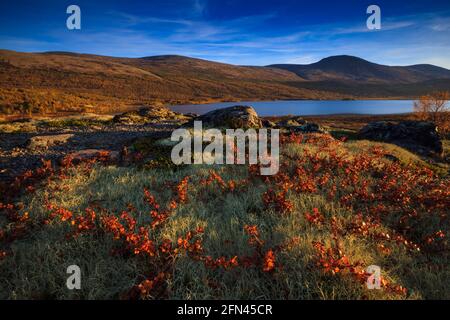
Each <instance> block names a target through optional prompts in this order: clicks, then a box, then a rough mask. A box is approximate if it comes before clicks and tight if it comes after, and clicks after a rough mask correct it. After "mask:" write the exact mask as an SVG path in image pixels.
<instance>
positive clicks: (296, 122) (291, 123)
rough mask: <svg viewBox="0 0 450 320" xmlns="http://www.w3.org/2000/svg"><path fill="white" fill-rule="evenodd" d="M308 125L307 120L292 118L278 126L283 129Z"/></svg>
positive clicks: (279, 123) (280, 122)
mask: <svg viewBox="0 0 450 320" xmlns="http://www.w3.org/2000/svg"><path fill="white" fill-rule="evenodd" d="M304 124H306V120H304V119H302V118H300V117H292V118H289V119H285V120H281V121H279V122H278V123H277V125H278V126H279V127H281V128H296V127H300V126H302V125H304Z"/></svg>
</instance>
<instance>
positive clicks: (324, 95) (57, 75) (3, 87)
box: [0, 50, 450, 113]
mask: <svg viewBox="0 0 450 320" xmlns="http://www.w3.org/2000/svg"><path fill="white" fill-rule="evenodd" d="M433 90H450V70H447V69H445V68H441V67H437V66H434V65H428V64H418V65H412V66H386V65H380V64H376V63H372V62H369V61H366V60H364V59H361V58H358V57H353V56H332V57H328V58H325V59H322V60H321V61H319V62H316V63H312V64H307V65H300V64H273V65H269V66H236V65H230V64H225V63H218V62H212V61H207V60H201V59H196V58H189V57H183V56H176V55H165V56H152V57H143V58H117V57H107V56H98V55H90V54H78V53H71V52H44V53H22V52H15V51H9V50H0V112H2V113H14V112H17V111H21V112H23V111H28V112H29V111H30V109H31V111H33V112H48V111H61V110H65V111H70V110H72V111H77V110H80V109H83V108H84V109H89V108H96V111H101V112H111V111H114V110H115V109H118V108H121V107H123V106H124V105H130V104H180V103H202V102H212V101H238V100H276V99H360V98H416V97H417V96H419V95H422V94H425V93H429V92H431V91H433Z"/></svg>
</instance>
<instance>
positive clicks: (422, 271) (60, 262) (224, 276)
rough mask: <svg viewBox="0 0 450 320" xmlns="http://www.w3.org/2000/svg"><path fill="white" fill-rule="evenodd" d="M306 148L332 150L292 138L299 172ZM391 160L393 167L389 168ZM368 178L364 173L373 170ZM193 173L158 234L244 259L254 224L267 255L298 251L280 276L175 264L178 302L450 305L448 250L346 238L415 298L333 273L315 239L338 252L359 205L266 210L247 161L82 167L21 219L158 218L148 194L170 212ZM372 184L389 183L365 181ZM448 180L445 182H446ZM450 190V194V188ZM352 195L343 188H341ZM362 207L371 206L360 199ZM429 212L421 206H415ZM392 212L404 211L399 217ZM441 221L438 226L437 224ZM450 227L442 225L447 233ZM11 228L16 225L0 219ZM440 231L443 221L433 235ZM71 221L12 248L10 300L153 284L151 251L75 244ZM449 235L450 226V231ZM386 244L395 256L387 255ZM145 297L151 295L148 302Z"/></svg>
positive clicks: (358, 257)
mask: <svg viewBox="0 0 450 320" xmlns="http://www.w3.org/2000/svg"><path fill="white" fill-rule="evenodd" d="M374 146H381V144H374V143H370V142H365V141H363V142H350V143H347V144H343V145H340V146H337V147H336V150H337V153H338V154H342V155H345V154H347V156H346V157H348V159H353V158H357V157H358V155H361V154H364V153H368V152H369V151H368V150H369V149H371V148H373V147H374ZM382 146H383V147H387V148H389V152H390V153H394V154H395V155H396V156H397V157H399V158H401V159H402V160H401V161H402V162H412V163H413V165H414V166H417V168H420V167H421V165H422V162H421V160H420V159H418V158H417V157H415V156H414V155H412V154H410V153H409V152H407V151H405V150H402V149H401V148H398V147H395V146H389V145H382ZM305 151H309V152H312V153H314V152H316V151H318V152H319V155H320V157H327V156H328V155H329V153H328V151H326V150H325V149H323V148H322V147H320V146H317V145H314V144H309V143H306V144H304V143H302V144H297V143H288V144H285V145H284V147H283V159H284V160H286V161H288V162H289V163H291V165H292V166H293V165H294V163H295V159H302V158H304V157H305ZM383 163H386V164H390V163H391V162H390V160H388V159H384V160H382V161H381V162H380V165H383ZM212 169H213V170H215V172H216V173H217V174H218V175H220V177H221V178H222V179H223V180H224V182H225V183H228V182H229V181H235V182H238V181H241V180H248V179H250V180H249V181H250V182H249V184H246V182H242V183H237V184H236V186H235V189H234V190H235V191H233V190H228V189H226V188H222V187H221V186H220V184H218V183H216V182H213V183H212V184H205V183H204V180H205V179H207V178H208V177H209V176H210V170H212ZM335 174H336V175H335V177H334V178H335V179H336V180H335V182H336V184H339V183H342V182H343V181H345V178H346V174H345V173H342V172H340V171H336V173H335ZM364 174H366V173H364ZM186 176H189V177H190V180H189V184H188V186H187V201H186V203H180V205H179V206H178V207H177V208H176V209H175V210H174V211H173V212H172V214H171V215H170V217H169V219H168V220H167V221H166V222H165V223H164V224H163V225H162V227H161V228H158V229H156V230H153V231H150V236H151V238H152V239H154V240H155V241H157V239H170V240H171V241H173V242H174V243H176V241H177V239H178V238H179V237H181V236H182V235H184V234H186V232H188V231H190V230H195V229H196V228H198V227H202V228H204V230H205V233H204V235H203V247H204V252H205V254H207V255H210V256H212V257H220V256H225V257H227V258H231V257H233V256H239V257H241V256H245V255H249V254H251V252H252V248H251V246H249V244H248V243H247V242H248V235H247V234H246V233H245V231H244V226H245V225H255V226H257V228H258V230H259V232H260V238H261V239H262V240H263V241H264V245H263V247H264V250H268V249H269V248H275V247H276V246H278V245H280V244H282V243H286V242H289V241H291V240H292V239H295V241H294V242H292V245H290V246H288V247H287V248H284V249H282V250H280V251H277V254H276V263H275V269H274V270H272V271H271V272H264V271H263V270H262V269H261V268H260V267H258V266H256V265H255V266H252V267H242V266H241V267H237V268H232V269H230V270H224V269H222V268H219V269H210V268H207V267H206V266H205V265H204V264H203V263H202V262H201V261H197V260H195V259H192V258H191V257H189V255H186V254H181V255H180V256H178V257H177V258H176V259H175V260H174V262H173V266H172V268H171V269H170V270H171V271H170V276H168V277H167V279H166V281H165V283H164V292H165V293H164V297H165V298H170V299H367V298H368V299H448V298H449V296H448V285H449V284H450V283H449V279H450V271H449V268H448V262H449V260H448V254H447V253H444V254H442V253H439V254H436V253H432V252H413V251H411V250H408V248H407V247H405V246H404V245H403V244H402V243H396V242H384V241H382V240H375V239H372V238H370V237H364V236H360V235H358V234H353V233H350V234H348V235H346V236H342V237H340V238H339V240H338V241H339V246H340V250H342V252H344V253H345V255H346V256H347V257H348V258H349V259H350V260H351V261H352V262H354V261H361V262H363V264H364V265H365V266H368V265H370V264H375V265H378V266H380V267H381V268H382V275H383V277H384V278H385V279H386V280H387V281H389V282H390V283H392V284H393V285H397V286H398V285H401V286H403V287H406V288H407V289H408V293H407V294H406V295H403V294H398V293H395V292H391V291H389V290H387V289H382V290H368V289H366V288H365V286H364V285H363V284H361V283H360V282H359V281H357V280H355V278H354V277H353V276H352V275H351V273H349V272H348V271H345V270H342V271H341V272H338V273H337V274H334V275H333V274H330V273H329V272H326V271H325V270H324V269H322V268H321V267H320V266H318V265H317V258H318V256H317V255H318V253H317V249H316V248H315V247H314V245H313V241H315V242H322V243H323V244H324V245H325V246H327V247H328V246H331V247H333V245H334V240H333V239H334V237H335V234H334V231H333V227H332V226H331V225H330V224H329V223H330V221H332V217H336V218H337V219H338V221H339V224H340V225H346V224H350V223H352V222H354V221H355V215H356V213H357V211H358V210H360V209H358V206H359V205H360V204H357V205H356V206H355V207H347V206H344V205H342V203H340V202H339V201H337V200H330V199H329V197H328V191H329V190H327V189H323V190H322V189H321V190H320V191H318V192H300V193H297V192H293V191H289V192H288V193H287V201H289V202H290V203H291V204H292V210H291V211H290V212H289V213H286V214H282V213H280V212H278V210H277V209H276V208H275V207H271V206H269V207H268V206H267V204H265V202H264V201H263V196H262V195H263V194H264V193H265V192H266V191H267V190H268V189H269V188H271V186H270V185H271V183H268V184H267V183H265V182H264V181H263V180H260V179H258V178H254V177H253V178H252V176H251V175H250V173H249V171H248V169H247V167H246V166H214V167H211V166H188V167H182V168H179V169H176V170H168V169H158V168H154V169H149V170H141V169H137V168H117V167H114V166H106V167H104V166H96V167H94V169H93V170H89V171H86V170H85V169H83V167H79V168H74V169H70V171H69V172H68V174H67V177H65V178H64V179H56V180H52V181H51V182H50V183H48V184H47V185H46V186H45V187H43V188H41V189H39V190H38V191H37V192H36V193H34V194H31V195H28V196H26V197H25V198H23V199H22V201H23V203H24V204H25V206H24V208H23V209H22V210H21V212H22V214H23V213H24V212H28V213H29V215H30V217H31V218H32V219H33V220H34V221H39V219H40V218H46V217H48V215H49V212H48V210H46V209H45V206H44V204H45V202H46V200H47V199H49V200H50V201H51V202H52V203H56V204H57V205H58V206H61V207H63V208H66V209H69V210H71V211H73V212H74V213H76V212H83V210H84V209H85V208H87V207H89V206H91V207H97V208H98V207H101V208H105V210H104V211H100V210H98V212H97V214H98V215H99V216H100V217H101V216H105V215H108V214H114V215H119V214H120V212H121V211H122V210H124V209H126V208H127V205H128V204H132V205H133V206H134V207H135V208H136V211H135V212H134V213H133V216H134V217H135V218H136V220H137V223H138V224H143V225H145V224H146V223H148V221H149V210H150V209H149V207H148V205H146V203H145V202H144V201H143V190H144V188H148V189H149V190H150V192H151V193H152V194H153V195H155V198H156V199H157V201H158V202H159V203H160V204H161V205H162V206H165V205H166V204H168V203H169V201H170V199H171V198H172V197H173V196H174V191H173V188H172V186H174V185H176V184H177V183H178V182H179V181H181V180H182V179H183V178H184V177H186ZM365 179H367V181H371V182H373V183H374V185H377V184H379V183H381V181H378V180H376V179H375V178H373V177H371V176H369V175H368V176H365ZM442 181H443V182H444V183H448V180H447V179H446V178H445V179H444V180H442ZM442 191H444V190H442ZM342 192H343V191H342ZM361 205H364V204H363V203H361ZM314 208H316V209H318V211H319V212H320V213H321V214H322V215H323V219H324V222H323V223H317V222H311V221H310V220H309V219H308V218H307V216H306V215H305V213H312V212H313V210H314ZM417 210H419V211H420V210H423V208H419V207H418V208H417ZM393 217H394V216H393ZM430 221H431V220H430ZM446 223H447V222H444V226H448V224H446ZM0 226H1V227H2V228H3V229H8V228H9V227H11V226H10V225H9V224H8V222H7V220H5V219H3V220H0ZM439 227H442V225H439V223H437V222H436V221H434V222H430V225H427V226H426V227H424V228H425V229H427V230H428V229H429V230H434V229H435V228H439ZM425 229H424V230H425ZM70 230H71V227H70V224H68V223H67V222H64V221H59V220H54V221H52V222H51V223H50V224H48V225H44V226H40V227H39V228H36V229H34V230H33V232H32V233H30V234H28V235H27V236H26V237H24V238H22V239H19V240H16V241H14V242H13V243H12V245H11V248H10V249H11V252H10V253H8V255H7V256H6V257H5V258H4V259H3V260H0V298H8V299H23V298H25V299H36V298H38V299H42V298H51V299H53V298H57V299H72V298H76V299H78V298H82V299H116V298H119V297H122V296H123V294H124V293H125V292H127V290H129V289H130V288H131V287H133V286H134V285H136V284H138V283H139V282H140V281H142V278H145V277H149V276H151V275H149V274H148V272H149V271H148V267H149V261H150V262H151V261H152V260H151V259H150V260H148V259H147V258H145V257H142V256H139V255H138V256H120V255H119V256H117V255H111V250H112V249H113V248H116V247H117V245H118V243H117V241H115V240H113V239H112V237H111V236H109V235H108V234H104V233H101V232H100V233H98V232H88V233H83V234H81V235H79V236H78V237H76V238H69V239H67V238H66V234H67V233H68V232H70ZM372 231H376V232H386V233H392V234H394V232H396V230H395V224H390V223H387V222H386V223H384V224H382V225H380V226H378V227H376V228H374V230H372ZM444 231H445V230H444ZM380 244H386V245H387V246H388V247H389V250H390V252H389V253H385V252H383V251H382V250H381V251H380V250H379V245H380ZM71 264H77V265H79V266H80V267H81V268H82V272H83V273H82V289H81V290H79V291H70V290H67V289H66V287H65V281H66V277H67V275H66V273H65V271H66V268H67V266H68V265H71ZM147 298H151V295H150V296H147Z"/></svg>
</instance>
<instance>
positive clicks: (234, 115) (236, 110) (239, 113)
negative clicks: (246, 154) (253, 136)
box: [189, 106, 263, 129]
mask: <svg viewBox="0 0 450 320" xmlns="http://www.w3.org/2000/svg"><path fill="white" fill-rule="evenodd" d="M195 120H196V121H202V123H203V126H204V127H217V128H231V129H238V128H243V129H247V128H261V127H262V126H263V125H262V121H261V119H260V118H259V117H258V114H257V113H256V111H255V109H253V108H252V107H250V106H234V107H229V108H224V109H217V110H213V111H210V112H208V113H206V114H204V115H201V116H199V117H197V118H195ZM191 124H192V122H191V123H189V125H191Z"/></svg>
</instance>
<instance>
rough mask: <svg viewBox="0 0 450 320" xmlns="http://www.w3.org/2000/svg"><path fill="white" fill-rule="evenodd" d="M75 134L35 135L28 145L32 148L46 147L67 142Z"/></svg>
mask: <svg viewBox="0 0 450 320" xmlns="http://www.w3.org/2000/svg"><path fill="white" fill-rule="evenodd" d="M72 137H73V134H70V133H68V134H57V135H46V136H35V137H32V138H30V139H29V140H28V143H27V146H28V149H30V150H36V149H46V148H49V147H53V146H56V145H61V144H65V143H66V142H67V141H68V140H69V139H70V138H72Z"/></svg>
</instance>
